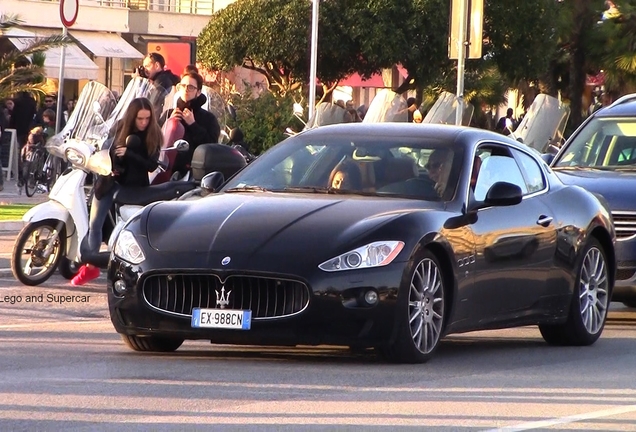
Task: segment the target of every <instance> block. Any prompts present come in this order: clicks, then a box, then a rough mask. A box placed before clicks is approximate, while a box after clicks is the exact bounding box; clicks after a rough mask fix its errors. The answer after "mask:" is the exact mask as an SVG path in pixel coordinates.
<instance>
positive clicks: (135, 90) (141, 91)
mask: <svg viewBox="0 0 636 432" xmlns="http://www.w3.org/2000/svg"><path fill="white" fill-rule="evenodd" d="M141 97H144V98H146V99H148V100H149V101H150V103H151V104H152V106H153V107H154V111H155V113H161V112H162V110H163V108H164V106H165V104H168V99H167V97H168V92H166V91H165V90H164V89H163V88H162V87H160V86H156V85H154V84H153V83H152V82H151V81H150V80H148V79H147V78H142V77H135V78H133V79H132V80H131V81H130V82H129V83H128V85H127V86H126V89H125V90H124V92H123V93H122V95H121V97H120V98H119V101H117V106H116V107H115V109H113V111H112V113H111V114H110V116H109V117H108V118H107V119H106V127H107V128H108V131H109V137H108V140H106V142H105V143H104V145H103V146H102V149H108V148H110V146H111V144H112V142H113V138H114V136H115V133H116V130H117V125H118V124H119V122H120V121H121V120H122V119H123V118H124V115H125V114H126V109H127V108H128V106H129V105H130V102H132V100H133V99H136V98H141ZM157 115H160V114H157Z"/></svg>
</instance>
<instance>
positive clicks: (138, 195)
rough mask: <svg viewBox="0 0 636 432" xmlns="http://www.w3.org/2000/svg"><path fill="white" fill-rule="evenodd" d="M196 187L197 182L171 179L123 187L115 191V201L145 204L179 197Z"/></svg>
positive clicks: (125, 203) (122, 203) (116, 202)
mask: <svg viewBox="0 0 636 432" xmlns="http://www.w3.org/2000/svg"><path fill="white" fill-rule="evenodd" d="M195 187H196V183H195V182H184V181H171V182H166V183H162V184H159V185H153V186H142V187H121V188H119V190H118V191H117V192H115V199H114V203H115V204H119V205H138V206H145V205H148V204H150V203H153V202H156V201H166V200H172V199H175V198H179V197H180V196H181V195H183V194H184V193H186V192H188V191H190V190H192V189H194V188H195Z"/></svg>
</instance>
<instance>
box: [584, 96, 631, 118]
mask: <svg viewBox="0 0 636 432" xmlns="http://www.w3.org/2000/svg"><path fill="white" fill-rule="evenodd" d="M594 116H595V117H636V93H634V94H629V95H626V96H623V97H622V98H620V99H618V100H617V101H616V102H614V103H613V104H611V105H610V106H608V107H605V108H602V109H600V110H598V111H596V112H595V113H594Z"/></svg>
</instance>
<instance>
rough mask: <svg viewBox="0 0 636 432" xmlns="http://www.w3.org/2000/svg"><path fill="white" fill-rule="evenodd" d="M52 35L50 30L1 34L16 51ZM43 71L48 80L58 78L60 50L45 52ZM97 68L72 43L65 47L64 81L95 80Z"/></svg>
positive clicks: (12, 30) (14, 31) (10, 31)
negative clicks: (38, 39)
mask: <svg viewBox="0 0 636 432" xmlns="http://www.w3.org/2000/svg"><path fill="white" fill-rule="evenodd" d="M51 34H54V33H53V32H52V31H51V30H48V29H47V30H42V31H39V30H36V31H28V30H23V29H16V28H11V29H9V30H7V31H6V32H5V33H3V35H4V36H7V37H8V38H9V40H10V41H11V43H12V44H13V45H15V47H16V48H18V49H21V50H22V49H25V48H26V47H28V46H29V45H31V44H32V43H33V40H35V39H37V38H43V37H48V36H50V35H51ZM45 54H46V59H45V60H44V70H45V73H46V76H47V77H48V78H59V76H60V60H61V58H62V48H61V47H58V48H51V49H49V50H47V51H46V52H45ZM98 71H99V67H98V66H97V65H96V64H95V63H93V61H92V60H91V59H90V58H89V57H88V56H87V55H86V54H84V52H83V51H82V50H81V49H80V48H79V47H78V46H77V45H75V44H74V43H70V44H68V45H66V47H65V56H64V78H66V79H92V80H94V79H97V77H98V73H97V72H98Z"/></svg>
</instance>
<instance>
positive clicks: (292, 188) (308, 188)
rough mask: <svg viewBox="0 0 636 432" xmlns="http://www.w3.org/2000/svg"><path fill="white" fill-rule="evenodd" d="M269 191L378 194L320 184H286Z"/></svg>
mask: <svg viewBox="0 0 636 432" xmlns="http://www.w3.org/2000/svg"><path fill="white" fill-rule="evenodd" d="M270 192H292V193H294V192H301V193H320V194H334V195H363V196H378V194H377V193H375V192H365V191H360V190H355V189H336V188H334V187H321V186H286V187H284V188H283V189H277V190H272V191H270Z"/></svg>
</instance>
